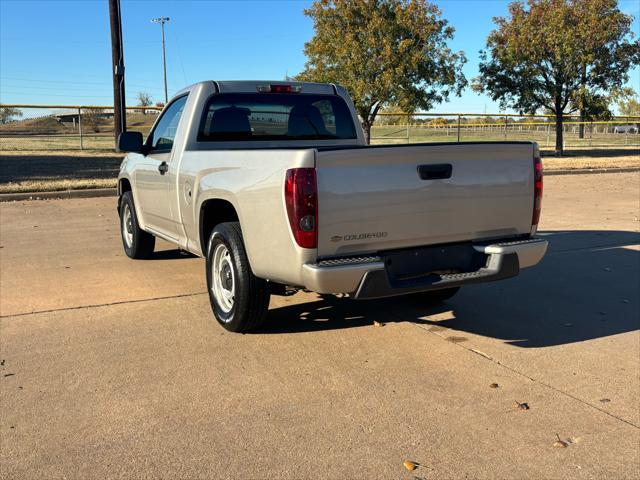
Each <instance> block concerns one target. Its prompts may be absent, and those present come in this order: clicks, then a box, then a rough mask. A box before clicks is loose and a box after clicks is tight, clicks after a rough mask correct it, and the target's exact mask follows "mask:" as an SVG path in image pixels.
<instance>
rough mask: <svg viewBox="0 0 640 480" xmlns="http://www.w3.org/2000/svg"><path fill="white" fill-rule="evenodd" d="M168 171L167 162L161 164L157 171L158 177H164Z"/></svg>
mask: <svg viewBox="0 0 640 480" xmlns="http://www.w3.org/2000/svg"><path fill="white" fill-rule="evenodd" d="M168 170H169V165H167V162H162V163H161V164H160V165H158V171H159V172H160V175H164V174H165V173H167V171H168Z"/></svg>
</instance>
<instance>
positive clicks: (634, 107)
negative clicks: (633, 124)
mask: <svg viewBox="0 0 640 480" xmlns="http://www.w3.org/2000/svg"><path fill="white" fill-rule="evenodd" d="M611 100H612V101H613V102H614V103H615V104H616V105H617V107H618V111H619V112H620V115H622V116H626V117H636V119H638V118H640V96H638V94H637V93H636V92H635V90H633V89H632V88H621V89H620V90H617V91H616V92H614V93H613V95H612V96H611Z"/></svg>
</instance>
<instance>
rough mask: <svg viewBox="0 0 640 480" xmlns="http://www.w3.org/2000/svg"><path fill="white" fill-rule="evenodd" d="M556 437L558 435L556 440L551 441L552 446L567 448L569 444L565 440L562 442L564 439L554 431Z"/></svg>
mask: <svg viewBox="0 0 640 480" xmlns="http://www.w3.org/2000/svg"><path fill="white" fill-rule="evenodd" d="M556 437H558V440H556V441H555V442H554V443H553V446H554V447H556V448H567V447H568V446H569V444H568V443H567V442H564V441H562V440H560V435H558V434H557V433H556Z"/></svg>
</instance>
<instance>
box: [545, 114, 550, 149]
mask: <svg viewBox="0 0 640 480" xmlns="http://www.w3.org/2000/svg"><path fill="white" fill-rule="evenodd" d="M546 120H547V144H546V145H545V146H546V147H549V118H548V117H547V118H546Z"/></svg>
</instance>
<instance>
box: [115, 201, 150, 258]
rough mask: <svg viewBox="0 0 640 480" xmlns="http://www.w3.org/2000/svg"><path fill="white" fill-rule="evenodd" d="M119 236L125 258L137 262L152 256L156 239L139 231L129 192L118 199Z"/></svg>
mask: <svg viewBox="0 0 640 480" xmlns="http://www.w3.org/2000/svg"><path fill="white" fill-rule="evenodd" d="M120 236H121V237H122V246H123V247H124V251H125V253H126V254H127V257H129V258H134V259H138V260H139V259H145V258H149V257H150V256H151V255H152V254H153V249H154V247H155V245H156V237H154V236H153V235H151V234H150V233H147V232H145V231H144V230H141V229H140V226H139V225H138V217H137V216H136V209H135V206H134V204H133V195H132V194H131V192H130V191H129V192H124V193H123V194H122V197H121V198H120Z"/></svg>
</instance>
